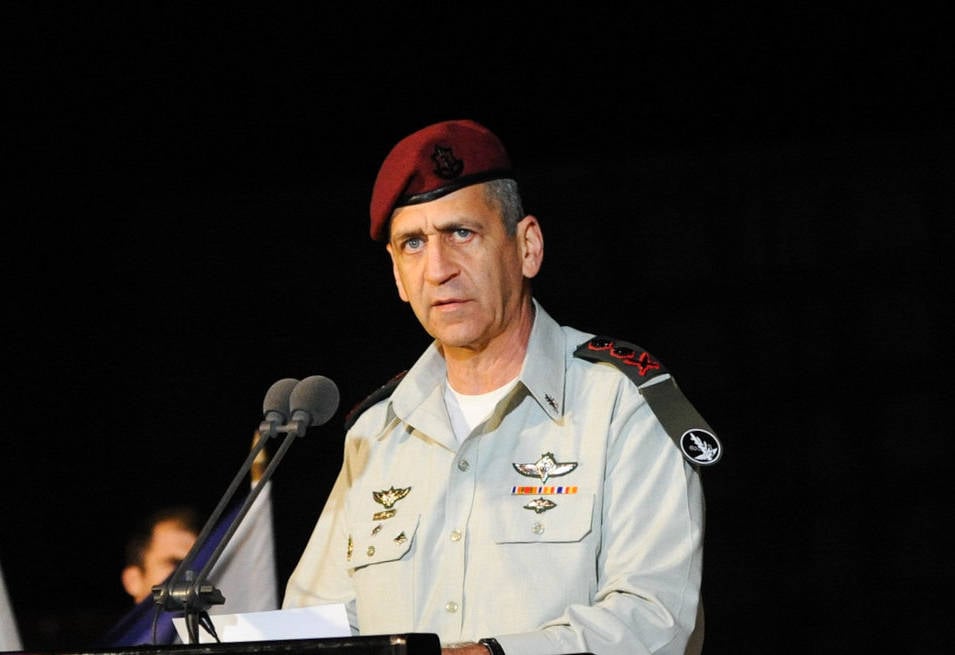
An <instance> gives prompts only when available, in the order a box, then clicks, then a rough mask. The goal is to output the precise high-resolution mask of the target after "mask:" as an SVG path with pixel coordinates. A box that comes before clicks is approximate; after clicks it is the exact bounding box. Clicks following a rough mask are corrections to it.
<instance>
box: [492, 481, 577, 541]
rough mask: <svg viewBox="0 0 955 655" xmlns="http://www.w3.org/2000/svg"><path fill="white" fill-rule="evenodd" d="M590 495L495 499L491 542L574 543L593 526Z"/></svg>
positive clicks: (521, 496) (507, 496) (540, 495)
mask: <svg viewBox="0 0 955 655" xmlns="http://www.w3.org/2000/svg"><path fill="white" fill-rule="evenodd" d="M593 506H594V497H593V494H580V493H575V494H573V495H559V494H557V495H544V494H535V495H512V494H508V495H505V496H502V497H500V498H499V499H498V501H497V503H496V507H495V510H494V515H495V516H496V517H497V521H496V522H495V524H494V527H493V528H492V533H493V535H494V541H495V542H496V543H499V544H506V543H540V542H575V541H580V540H581V539H583V538H584V537H586V536H587V535H588V534H589V533H590V530H591V528H592V525H593Z"/></svg>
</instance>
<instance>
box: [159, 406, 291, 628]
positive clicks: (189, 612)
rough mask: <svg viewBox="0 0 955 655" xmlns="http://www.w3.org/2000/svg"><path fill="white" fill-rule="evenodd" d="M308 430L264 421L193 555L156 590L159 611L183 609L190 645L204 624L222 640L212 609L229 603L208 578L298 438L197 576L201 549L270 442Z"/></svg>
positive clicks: (278, 456)
mask: <svg viewBox="0 0 955 655" xmlns="http://www.w3.org/2000/svg"><path fill="white" fill-rule="evenodd" d="M308 427H309V422H308V421H307V420H305V421H303V420H292V421H290V422H289V423H287V424H285V425H281V426H276V425H273V424H271V423H269V422H268V421H263V422H262V424H261V425H260V426H259V439H258V440H257V442H256V444H255V445H254V446H253V448H252V449H251V451H250V452H249V455H248V457H246V459H245V462H243V464H242V466H241V467H240V468H239V471H238V472H237V473H236V475H235V477H234V478H233V479H232V483H231V484H230V485H229V488H228V489H227V490H226V492H225V494H224V495H223V496H222V498H221V499H220V500H219V504H218V505H217V506H216V508H215V510H213V512H212V514H211V515H210V516H209V519H208V520H207V521H206V524H205V525H204V526H203V528H202V531H201V532H200V533H199V536H198V537H197V538H196V541H195V543H194V544H193V545H192V548H191V549H189V553H188V554H187V555H186V557H185V558H184V559H183V560H182V562H180V563H179V566H178V567H176V570H175V571H174V572H173V574H172V575H171V576H170V577H169V579H168V580H167V581H166V582H165V583H164V584H161V585H156V586H154V587H153V589H152V591H153V600H154V601H155V603H156V605H157V606H158V608H162V609H164V610H166V611H176V610H182V611H184V612H185V620H186V629H187V632H188V633H189V643H191V644H198V643H199V626H200V625H201V626H202V627H203V628H205V630H206V631H207V632H209V634H211V635H212V636H213V637H214V638H215V640H216V641H219V637H218V635H216V633H215V626H213V624H212V620H211V619H210V618H209V613H208V610H209V608H210V607H211V606H213V605H221V604H223V603H225V597H224V596H223V595H222V592H221V591H219V590H218V589H217V588H216V587H215V586H214V585H212V584H210V583H208V582H206V578H207V577H208V575H209V572H210V571H211V570H212V567H213V566H215V563H216V562H217V561H218V560H219V557H221V555H222V552H223V551H224V550H225V547H226V546H227V545H228V543H229V540H230V539H232V536H233V535H234V534H235V531H236V530H237V529H238V528H239V524H240V523H242V519H243V518H245V515H246V514H247V513H248V511H249V508H250V507H251V506H252V503H254V502H255V499H256V498H258V496H259V493H260V492H261V491H262V485H264V484H265V483H266V482H268V481H269V480H270V479H271V477H272V474H273V472H274V471H275V468H276V467H277V466H278V465H279V462H281V461H282V458H283V457H284V456H285V453H286V452H287V451H288V449H289V448H290V447H291V445H292V442H293V441H295V440H294V439H291V438H286V439H284V440H283V441H282V444H281V445H280V446H279V448H278V450H277V451H276V453H275V455H273V457H272V458H271V461H269V464H268V466H267V467H266V468H265V471H264V472H263V474H262V477H261V478H260V479H259V481H258V482H257V483H256V485H255V487H254V488H253V489H252V491H251V493H249V495H248V496H247V497H246V499H245V501H244V502H243V503H242V506H241V507H240V508H239V511H238V513H237V514H236V516H235V518H234V519H233V520H232V523H231V524H230V525H229V529H228V530H227V531H226V533H225V534H224V535H223V537H222V539H220V540H219V543H218V545H216V548H215V550H214V551H213V552H212V554H211V555H210V557H209V560H208V561H207V562H206V564H205V566H203V567H202V570H201V571H199V574H198V575H196V572H195V570H194V569H192V568H190V567H191V566H192V561H193V560H194V559H195V557H196V554H197V553H198V552H199V550H200V549H201V548H202V547H203V546H204V545H205V542H206V541H208V539H209V535H210V533H211V532H212V531H213V529H214V528H215V527H216V524H217V523H218V521H219V517H220V516H221V515H222V512H224V511H225V509H226V507H227V506H228V505H229V502H230V501H231V500H232V497H233V496H235V492H236V491H237V490H238V488H239V485H241V484H242V483H243V482H244V481H245V476H246V475H247V474H248V473H249V472H250V471H251V470H252V465H253V463H254V461H255V458H256V457H257V456H258V454H259V452H261V450H262V449H263V448H264V447H265V445H266V443H267V442H268V439H269V438H270V437H272V436H273V435H274V433H276V432H284V433H293V434H294V435H295V436H302V435H304V434H305V431H306V430H307V429H308Z"/></svg>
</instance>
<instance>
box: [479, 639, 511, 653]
mask: <svg viewBox="0 0 955 655" xmlns="http://www.w3.org/2000/svg"><path fill="white" fill-rule="evenodd" d="M478 643H479V644H481V645H482V646H484V647H485V648H487V650H488V652H489V653H490V654H491V655H505V653H504V649H503V648H501V645H500V644H499V643H497V639H495V638H494V637H485V638H484V639H478Z"/></svg>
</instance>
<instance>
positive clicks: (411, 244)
mask: <svg viewBox="0 0 955 655" xmlns="http://www.w3.org/2000/svg"><path fill="white" fill-rule="evenodd" d="M420 247H421V238H420V237H412V238H410V239H408V240H407V241H405V250H417V249H418V248H420Z"/></svg>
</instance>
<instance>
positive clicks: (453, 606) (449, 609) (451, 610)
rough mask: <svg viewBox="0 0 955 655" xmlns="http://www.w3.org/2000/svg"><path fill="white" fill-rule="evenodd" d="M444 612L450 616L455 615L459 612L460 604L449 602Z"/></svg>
mask: <svg viewBox="0 0 955 655" xmlns="http://www.w3.org/2000/svg"><path fill="white" fill-rule="evenodd" d="M444 610H445V611H446V612H448V613H450V614H454V613H455V612H457V611H458V604H457V603H455V602H454V601H453V600H449V601H448V604H447V605H445V606H444Z"/></svg>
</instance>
